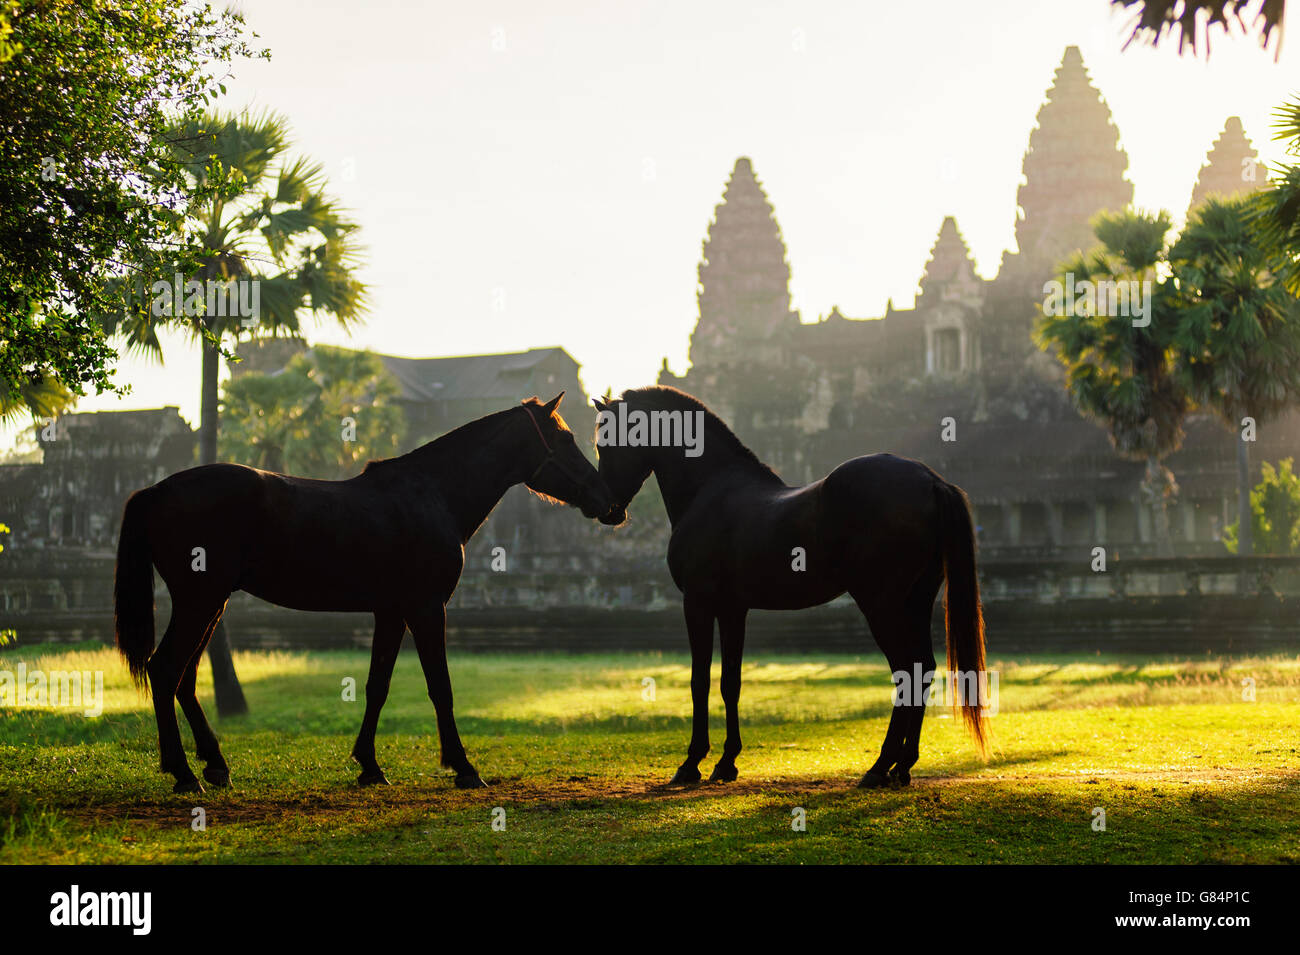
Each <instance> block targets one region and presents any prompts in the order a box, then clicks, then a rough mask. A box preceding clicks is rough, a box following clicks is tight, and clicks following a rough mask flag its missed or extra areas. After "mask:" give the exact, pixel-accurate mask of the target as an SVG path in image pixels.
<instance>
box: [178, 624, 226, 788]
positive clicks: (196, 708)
mask: <svg viewBox="0 0 1300 955" xmlns="http://www.w3.org/2000/svg"><path fill="white" fill-rule="evenodd" d="M225 610H226V608H225V605H224V604H223V605H222V607H221V610H219V611H218V612H217V614H216V616H214V617H213V618H212V621H211V622H210V623H209V624H208V628H207V630H206V631H204V634H203V639H202V640H201V641H199V646H198V649H196V650H195V651H194V656H193V657H192V658H191V659H190V662H189V663H188V664H186V666H185V672H184V674H182V676H181V682H180V686H178V687H177V688H176V698H177V699H178V700H179V701H180V704H181V710H182V711H183V712H184V713H185V719H186V720H188V721H189V724H190V731H191V732H192V733H193V734H194V749H195V751H196V752H197V754H198V757H199V759H201V760H202V761H203V763H204V767H203V778H204V779H206V780H207V781H208V782H209V783H211V784H212V785H213V786H217V787H224V786H229V785H230V767H229V766H228V765H227V764H226V758H225V757H224V756H222V755H221V744H220V743H219V742H218V741H217V734H216V733H214V732H212V727H211V726H209V725H208V718H207V716H206V715H204V713H203V707H202V706H201V705H200V704H199V697H198V694H197V693H195V691H194V685H195V682H196V681H197V680H198V674H199V663H200V662H201V661H202V660H203V651H204V650H205V649H206V648H207V645H208V641H209V640H211V639H212V634H213V632H214V631H215V630H216V629H217V624H218V623H219V622H220V620H221V615H222V614H223V613H225Z"/></svg>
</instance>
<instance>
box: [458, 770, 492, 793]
mask: <svg viewBox="0 0 1300 955" xmlns="http://www.w3.org/2000/svg"><path fill="white" fill-rule="evenodd" d="M456 788H457V789H487V788H488V784H487V783H485V782H483V780H482V779H481V778H479V774H478V773H463V774H462V775H460V776H457V777H456Z"/></svg>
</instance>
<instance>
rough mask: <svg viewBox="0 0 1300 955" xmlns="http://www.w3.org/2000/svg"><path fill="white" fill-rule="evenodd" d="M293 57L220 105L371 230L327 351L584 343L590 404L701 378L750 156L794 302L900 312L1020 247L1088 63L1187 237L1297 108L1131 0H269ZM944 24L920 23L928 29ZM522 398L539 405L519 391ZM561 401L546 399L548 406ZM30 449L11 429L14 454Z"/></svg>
mask: <svg viewBox="0 0 1300 955" xmlns="http://www.w3.org/2000/svg"><path fill="white" fill-rule="evenodd" d="M236 8H237V9H240V10H242V12H243V13H244V15H245V18H246V20H247V24H248V27H249V28H250V29H251V30H253V31H254V32H256V33H257V34H258V35H259V38H260V42H261V44H262V45H265V46H268V47H270V49H271V51H272V58H271V60H270V62H269V63H267V62H258V61H244V62H241V63H236V64H234V65H233V66H232V68H231V70H232V73H233V76H232V78H231V79H229V80H228V81H227V83H226V86H227V90H228V96H227V97H226V99H225V101H224V103H223V104H222V105H223V106H224V108H226V109H230V110H239V109H242V108H245V107H248V108H252V109H253V110H255V111H260V110H263V109H270V110H274V111H277V112H280V113H282V114H284V116H285V117H287V119H288V120H289V123H290V125H291V128H292V130H293V135H294V143H295V149H294V153H295V154H298V153H301V154H305V155H307V156H309V157H311V158H313V159H315V160H317V161H319V162H321V163H322V164H323V165H324V168H325V172H326V174H327V176H328V177H329V191H330V193H331V194H332V195H333V196H335V197H336V198H337V199H338V201H339V202H340V203H341V204H342V205H343V206H344V207H345V208H347V209H349V210H350V212H351V214H352V216H353V217H354V218H355V220H356V221H357V222H358V223H360V226H361V231H360V235H361V241H362V243H363V245H364V246H365V247H366V252H365V260H364V264H363V267H362V269H361V272H360V277H361V278H362V280H363V281H364V282H365V283H366V284H367V285H368V286H369V289H370V296H371V309H370V312H369V315H368V316H367V320H366V323H365V324H364V325H363V326H362V327H360V328H359V329H357V330H355V331H354V333H353V334H352V335H351V337H348V336H347V335H346V334H344V333H342V332H340V331H339V330H337V329H335V328H333V327H331V326H330V325H329V324H328V323H327V322H326V323H324V324H320V325H317V324H315V323H314V322H313V321H312V320H311V319H307V320H306V322H305V327H306V329H307V336H308V338H309V340H310V341H312V342H321V343H331V344H340V345H349V346H351V347H357V348H368V349H372V350H375V351H379V352H383V353H387V354H395V355H406V356H413V357H424V356H437V355H459V354H471V353H483V352H501V351H519V350H523V349H527V348H532V347H543V346H552V345H560V346H563V347H564V348H566V349H567V350H568V351H569V353H570V354H571V355H573V357H574V358H575V359H576V360H577V361H578V362H579V363H580V364H581V365H582V372H581V376H582V380H583V383H584V385H585V387H586V389H587V391H588V392H589V393H591V394H599V393H602V392H603V391H604V390H605V389H606V388H607V387H611V388H613V389H615V390H616V391H621V390H622V389H624V388H628V387H636V386H639V385H644V384H649V383H652V382H653V381H654V380H655V377H656V375H657V373H658V369H659V366H660V363H661V361H662V360H663V359H664V358H665V357H666V358H667V359H668V362H669V365H670V367H672V368H673V370H674V371H676V372H678V373H681V372H683V371H685V370H686V367H687V361H686V357H687V349H688V345H689V339H690V333H691V330H692V329H693V327H694V324H695V320H696V318H697V307H696V301H695V294H696V269H697V267H698V265H699V259H700V249H701V243H702V242H703V240H704V238H705V235H706V233H707V230H708V226H709V222H710V220H711V219H712V217H713V210H714V207H715V206H716V204H717V203H718V202H719V201H720V199H721V196H722V191H723V188H724V186H725V183H726V180H727V177H728V175H729V174H730V171H731V168H732V166H733V165H734V163H735V160H736V158H737V157H739V156H749V157H750V158H751V159H752V161H753V163H754V168H755V171H756V173H757V174H758V177H759V179H760V181H761V182H762V184H763V186H764V188H765V190H766V192H767V194H768V197H769V199H770V201H771V202H772V204H773V206H774V207H775V210H776V217H777V221H778V222H779V223H780V225H781V229H782V232H783V234H784V237H785V241H786V246H787V249H788V259H789V263H790V267H791V273H792V274H791V283H790V290H791V293H792V296H793V307H794V308H795V309H797V310H798V311H799V312H800V313H801V316H802V319H803V321H805V322H811V321H815V320H817V319H818V318H819V317H821V316H824V315H825V314H827V313H828V312H829V311H830V310H831V308H832V307H833V306H836V305H838V306H839V308H840V310H841V311H842V312H844V313H845V314H846V315H850V316H853V317H870V316H878V315H881V314H882V313H883V311H884V308H885V303H886V301H887V300H888V299H890V298H891V297H892V298H893V300H894V302H895V304H896V305H898V306H899V307H905V306H907V305H909V304H910V303H911V301H912V298H913V296H914V295H915V293H916V285H917V282H918V280H919V278H920V275H921V271H922V268H923V266H924V264H925V262H926V260H927V258H928V256H929V251H930V248H931V247H932V245H933V243H934V240H935V238H936V236H937V233H938V230H939V226H940V224H941V222H942V220H943V218H944V216H946V215H953V216H955V217H956V219H957V223H958V226H959V228H960V229H961V231H962V234H963V236H964V237H965V239H966V241H967V244H968V245H969V246H970V248H971V251H972V253H973V255H974V258H975V262H976V267H977V270H978V271H979V272H980V274H981V275H983V276H985V277H992V276H993V275H994V274H996V271H997V268H998V263H999V260H1000V258H1001V255H1002V252H1003V250H1004V249H1008V248H1014V247H1015V238H1014V224H1015V214H1016V189H1017V186H1018V185H1019V183H1020V181H1021V179H1020V168H1021V161H1022V159H1023V155H1024V151H1025V148H1026V145H1027V143H1028V139H1029V133H1030V130H1031V129H1032V127H1033V124H1034V117H1035V114H1036V113H1037V111H1038V109H1039V107H1040V106H1041V104H1042V102H1043V99H1044V96H1045V93H1046V90H1047V88H1048V86H1049V85H1050V84H1051V81H1052V77H1053V73H1054V71H1055V69H1056V67H1057V66H1058V65H1059V63H1060V60H1061V56H1062V53H1063V51H1064V49H1065V47H1066V46H1069V45H1071V44H1073V45H1077V46H1079V47H1080V49H1081V51H1082V53H1083V58H1084V63H1085V65H1086V67H1087V68H1088V71H1089V74H1090V76H1091V78H1092V80H1093V83H1094V85H1096V86H1097V87H1098V88H1099V89H1100V90H1101V92H1102V94H1103V96H1104V97H1105V99H1106V101H1107V103H1108V104H1109V106H1110V108H1111V111H1112V114H1113V116H1114V119H1115V122H1116V124H1117V126H1118V127H1119V131H1120V140H1121V145H1122V146H1123V148H1124V149H1125V150H1126V152H1127V154H1128V157H1129V171H1128V178H1129V179H1130V181H1132V182H1133V184H1134V186H1135V197H1134V202H1135V204H1136V205H1138V206H1140V207H1144V208H1166V209H1169V210H1170V211H1171V212H1172V213H1174V215H1175V219H1176V220H1177V221H1178V222H1181V220H1182V216H1183V213H1184V211H1185V209H1186V206H1187V202H1188V199H1189V197H1190V194H1191V190H1192V186H1193V184H1194V183H1195V181H1196V175H1197V172H1198V170H1199V168H1200V167H1201V165H1202V164H1203V162H1204V160H1205V154H1206V152H1207V151H1208V150H1209V148H1210V146H1211V144H1212V143H1213V141H1214V139H1215V138H1216V137H1217V136H1218V134H1219V132H1220V131H1221V130H1222V128H1223V124H1224V121H1225V119H1226V118H1227V117H1228V116H1230V115H1238V116H1240V117H1241V118H1242V121H1243V123H1244V125H1245V129H1246V134H1247V135H1248V136H1249V137H1250V139H1251V140H1252V142H1253V143H1254V145H1255V147H1256V148H1257V149H1259V150H1260V153H1261V158H1262V159H1263V160H1264V161H1265V162H1278V161H1280V160H1282V159H1283V152H1282V149H1281V148H1280V144H1277V143H1274V142H1272V141H1271V128H1270V127H1271V124H1272V113H1273V111H1274V109H1275V108H1276V107H1277V106H1278V105H1279V104H1281V103H1282V102H1284V101H1286V100H1288V99H1290V98H1292V97H1293V96H1294V95H1296V94H1297V93H1300V70H1297V54H1296V51H1295V50H1294V49H1292V48H1291V47H1288V46H1286V45H1285V44H1284V45H1283V47H1282V52H1281V57H1280V59H1277V60H1275V59H1274V51H1273V49H1272V48H1270V50H1269V51H1267V52H1264V51H1261V50H1260V49H1259V47H1258V44H1257V41H1256V39H1255V38H1254V37H1253V36H1250V37H1245V36H1242V35H1241V34H1240V33H1237V34H1235V35H1234V36H1232V37H1224V36H1223V35H1222V34H1216V36H1215V42H1214V46H1213V51H1212V55H1211V56H1210V57H1209V59H1208V61H1207V60H1206V58H1205V57H1204V55H1201V56H1200V57H1197V58H1193V57H1191V56H1190V54H1188V55H1184V56H1182V57H1179V56H1178V55H1177V53H1176V48H1175V45H1173V44H1168V45H1162V46H1161V47H1160V48H1159V49H1157V50H1151V49H1149V48H1145V47H1139V46H1137V45H1133V46H1131V47H1130V48H1129V49H1128V50H1127V51H1122V49H1121V48H1122V46H1123V44H1124V40H1125V38H1126V36H1127V30H1126V24H1127V16H1126V14H1124V13H1123V11H1117V12H1113V11H1112V10H1111V7H1110V4H1109V3H1108V2H1106V0H1052V2H1050V3H1024V2H1023V0H1020V2H1009V0H1008V2H1000V0H981V2H978V3H971V2H968V0H934V2H931V3H929V4H925V5H923V6H918V5H915V4H902V3H892V2H889V3H886V2H878V0H873V2H866V3H850V2H847V0H840V2H836V3H831V2H817V0H792V2H779V0H773V2H762V0H710V2H708V3H701V2H699V0H686V2H681V0H649V2H642V0H624V2H610V3H594V2H592V3H584V2H576V0H574V2H559V0H545V2H537V0H511V2H498V0H487V2H476V3H473V4H454V3H450V2H447V0H439V2H428V0H367V2H365V3H357V2H356V0H310V2H305V0H244V2H242V3H240V4H237V5H236ZM921 11H924V13H922V12H921ZM164 353H165V361H166V364H165V365H164V366H162V367H159V366H157V365H153V364H150V363H148V362H146V361H144V360H142V359H137V358H134V357H131V356H127V357H126V358H125V360H124V361H123V362H122V363H121V364H120V365H119V372H118V379H119V380H121V381H126V382H130V383H131V385H132V393H131V394H130V395H129V396H127V397H126V398H124V399H119V398H117V397H115V396H112V395H103V396H99V397H97V398H86V399H83V400H82V401H81V402H80V404H79V405H78V408H77V410H80V411H94V410H112V409H120V410H125V409H129V408H149V407H159V406H162V405H179V406H180V408H181V413H182V414H183V415H184V416H185V417H186V419H187V420H189V421H190V422H191V423H192V424H197V421H198V396H199V355H198V348H197V346H196V345H195V344H193V343H192V342H190V341H188V340H187V339H185V338H184V337H180V336H175V337H169V338H167V339H165V340H164ZM520 397H521V398H522V397H526V396H523V395H521V396H520ZM543 397H545V396H543ZM5 437H6V438H7V440H8V441H12V438H13V435H12V433H9V434H8V435H6V436H5Z"/></svg>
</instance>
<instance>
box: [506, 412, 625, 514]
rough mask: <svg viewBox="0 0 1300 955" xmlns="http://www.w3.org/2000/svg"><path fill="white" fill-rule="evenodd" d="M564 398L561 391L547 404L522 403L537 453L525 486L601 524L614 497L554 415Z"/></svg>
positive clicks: (563, 425)
mask: <svg viewBox="0 0 1300 955" xmlns="http://www.w3.org/2000/svg"><path fill="white" fill-rule="evenodd" d="M563 397H564V392H562V391H561V392H560V393H559V394H558V395H556V396H555V397H554V398H552V399H551V400H550V401H548V402H546V404H542V403H541V401H539V400H538V399H537V398H535V397H534V398H529V399H528V400H527V401H525V402H524V403H523V410H524V414H526V415H527V416H528V420H529V421H531V422H532V426H531V427H530V428H529V431H530V432H533V440H532V442H531V443H532V446H533V448H534V450H535V452H536V454H535V455H531V456H530V457H529V459H528V460H529V466H530V468H531V471H530V473H531V474H532V477H530V478H528V479H527V480H526V481H525V482H524V483H525V484H526V485H527V486H528V489H529V490H531V491H532V492H534V493H535V494H538V495H541V496H542V497H543V498H546V499H548V500H558V501H563V502H564V503H565V504H568V505H570V506H572V507H578V508H581V509H582V513H583V516H585V517H591V518H597V517H598V518H600V519H601V520H602V521H604V520H605V518H606V516H607V515H608V514H609V512H610V510H611V509H612V507H613V503H614V502H613V498H612V497H611V496H610V493H609V489H608V488H606V487H605V482H604V481H602V480H601V479H600V475H599V474H598V473H597V472H596V469H595V468H593V467H592V466H591V462H590V461H588V460H587V457H586V455H584V454H583V453H582V450H581V449H580V448H579V447H578V443H577V441H575V440H574V437H573V432H572V431H570V430H569V426H568V425H566V424H565V423H564V419H563V418H561V417H560V416H559V414H558V413H557V409H558V408H559V407H560V400H561V399H562V398H563Z"/></svg>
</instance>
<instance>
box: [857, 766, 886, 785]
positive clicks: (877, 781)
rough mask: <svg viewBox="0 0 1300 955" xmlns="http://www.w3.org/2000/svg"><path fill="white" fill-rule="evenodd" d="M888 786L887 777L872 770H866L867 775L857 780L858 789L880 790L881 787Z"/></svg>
mask: <svg viewBox="0 0 1300 955" xmlns="http://www.w3.org/2000/svg"><path fill="white" fill-rule="evenodd" d="M888 785H889V777H888V776H887V775H885V774H884V773H878V772H876V771H875V770H874V769H869V770H867V774H866V775H865V776H863V777H862V778H861V779H860V780H858V788H859V789H880V788H881V787H882V786H888Z"/></svg>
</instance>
